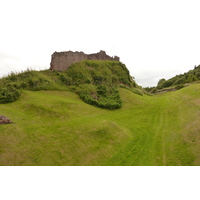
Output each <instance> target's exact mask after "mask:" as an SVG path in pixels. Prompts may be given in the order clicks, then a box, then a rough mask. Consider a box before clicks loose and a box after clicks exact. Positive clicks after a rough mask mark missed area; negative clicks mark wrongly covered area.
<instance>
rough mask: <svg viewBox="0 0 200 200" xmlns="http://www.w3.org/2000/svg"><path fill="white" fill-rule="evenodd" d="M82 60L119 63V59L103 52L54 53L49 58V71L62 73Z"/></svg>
mask: <svg viewBox="0 0 200 200" xmlns="http://www.w3.org/2000/svg"><path fill="white" fill-rule="evenodd" d="M82 60H115V61H119V57H117V56H115V57H114V58H113V57H110V56H108V55H107V54H106V52H105V51H100V52H98V53H95V54H85V53H83V52H78V51H76V52H73V51H65V52H54V53H53V54H52V56H51V63H50V70H58V71H64V70H66V69H68V67H69V66H70V65H71V64H72V63H75V62H79V61H82Z"/></svg>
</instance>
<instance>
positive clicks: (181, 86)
mask: <svg viewBox="0 0 200 200" xmlns="http://www.w3.org/2000/svg"><path fill="white" fill-rule="evenodd" d="M183 87H184V85H183V84H180V85H177V86H176V87H175V89H176V90H180V89H181V88H183Z"/></svg>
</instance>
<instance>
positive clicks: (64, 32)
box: [0, 0, 200, 87]
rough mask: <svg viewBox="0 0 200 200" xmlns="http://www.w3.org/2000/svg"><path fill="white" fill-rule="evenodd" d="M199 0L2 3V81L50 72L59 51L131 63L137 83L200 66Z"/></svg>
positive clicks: (24, 0)
mask: <svg viewBox="0 0 200 200" xmlns="http://www.w3.org/2000/svg"><path fill="white" fill-rule="evenodd" d="M199 5H200V2H199V1H194V0H185V1H184V0H182V1H181V0H165V1H164V0H151V1H150V0H137V1H136V0H48V1H47V0H17V1H16V0H5V1H4V0H1V1H0V22H1V23H0V27H1V28H0V77H1V76H3V75H7V74H8V73H9V72H11V71H14V72H15V71H21V70H25V69H27V68H31V69H36V70H41V69H48V68H49V67H50V60H51V54H52V53H53V52H54V51H68V50H72V51H84V52H85V53H96V52H99V51H100V50H105V51H106V53H107V54H108V55H110V56H113V55H117V56H119V57H120V60H121V61H122V62H123V63H125V64H126V66H127V68H128V69H129V71H130V73H131V75H132V76H134V77H135V79H136V82H137V83H138V84H139V85H142V86H143V87H146V86H154V85H156V84H157V82H158V80H159V79H161V78H166V79H168V78H170V77H172V76H174V75H176V74H180V73H183V72H186V71H188V70H190V69H193V68H194V66H195V65H199V64H200V28H199V20H200V15H199V8H200V7H199Z"/></svg>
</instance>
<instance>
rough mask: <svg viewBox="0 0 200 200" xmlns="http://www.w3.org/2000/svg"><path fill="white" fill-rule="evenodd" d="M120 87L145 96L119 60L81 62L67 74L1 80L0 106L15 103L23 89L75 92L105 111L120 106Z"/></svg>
mask: <svg viewBox="0 0 200 200" xmlns="http://www.w3.org/2000/svg"><path fill="white" fill-rule="evenodd" d="M119 87H124V88H128V89H129V90H131V91H132V92H135V93H137V94H139V95H143V94H144V93H145V90H143V89H142V88H140V87H139V86H137V84H136V83H135V81H134V80H133V79H132V77H131V76H130V75H129V71H128V69H127V68H126V66H125V65H124V64H122V63H121V62H117V61H92V60H88V61H81V62H77V63H74V64H72V65H71V66H70V68H69V69H68V70H66V71H63V72H59V71H50V70H44V71H32V70H27V71H25V72H21V73H11V74H10V75H9V76H7V77H4V78H2V79H0V103H7V102H13V101H16V100H17V99H18V98H19V96H20V90H31V91H40V90H50V91H52V90H58V91H72V92H74V93H76V94H78V95H79V97H80V98H81V99H82V100H83V101H84V102H86V103H88V104H91V105H95V106H97V107H101V108H106V109H111V110H112V109H116V108H120V107H121V98H120V95H119V90H118V88H119Z"/></svg>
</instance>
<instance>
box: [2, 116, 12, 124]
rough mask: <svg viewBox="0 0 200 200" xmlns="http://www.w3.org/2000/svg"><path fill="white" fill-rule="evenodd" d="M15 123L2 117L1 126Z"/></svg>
mask: <svg viewBox="0 0 200 200" xmlns="http://www.w3.org/2000/svg"><path fill="white" fill-rule="evenodd" d="M11 123H13V122H12V121H11V120H10V119H8V118H7V117H6V116H4V115H0V124H11Z"/></svg>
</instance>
